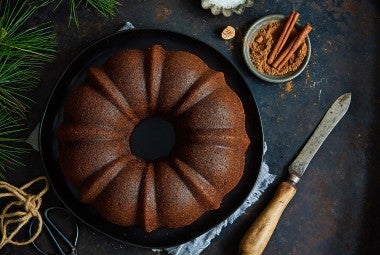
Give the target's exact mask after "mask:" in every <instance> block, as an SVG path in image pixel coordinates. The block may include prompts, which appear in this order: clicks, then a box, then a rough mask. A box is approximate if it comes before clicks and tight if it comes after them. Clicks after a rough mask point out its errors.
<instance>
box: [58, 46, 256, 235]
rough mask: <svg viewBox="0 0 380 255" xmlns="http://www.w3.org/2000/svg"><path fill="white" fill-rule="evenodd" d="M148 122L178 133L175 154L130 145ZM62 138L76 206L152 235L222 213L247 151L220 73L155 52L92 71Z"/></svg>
mask: <svg viewBox="0 0 380 255" xmlns="http://www.w3.org/2000/svg"><path fill="white" fill-rule="evenodd" d="M149 117H159V118H162V119H165V120H167V121H169V122H170V123H171V124H172V125H173V127H174V130H175V133H176V141H175V145H174V147H173V149H172V151H171V152H170V155H169V156H167V157H162V158H158V159H156V160H150V161H149V160H145V159H142V158H140V157H138V156H136V155H133V153H132V152H131V148H130V144H129V142H130V136H131V133H132V131H133V130H134V128H135V126H136V125H137V124H138V123H139V122H140V121H142V120H144V119H146V118H149ZM57 137H58V144H59V163H60V166H61V169H62V171H63V173H64V176H65V177H66V179H67V180H69V181H70V182H71V183H72V184H73V185H74V186H75V187H76V188H77V189H78V191H79V194H80V200H81V201H82V202H83V203H87V204H91V205H92V206H94V207H95V208H96V209H97V211H98V212H99V213H100V214H101V215H102V216H103V217H104V218H105V219H106V220H108V221H110V222H112V223H115V224H118V225H123V226H140V227H143V228H144V229H145V230H146V231H148V232H150V231H153V230H155V229H156V228H158V227H168V228H177V227H182V226H186V225H189V224H191V223H193V222H194V221H195V220H197V219H198V218H199V217H200V216H201V215H202V214H203V213H205V212H206V211H209V210H213V209H217V208H219V206H220V204H221V201H222V199H223V197H224V196H225V195H226V194H227V193H228V192H229V191H231V190H232V189H233V188H234V187H235V186H236V185H237V183H238V182H239V180H240V179H241V176H242V174H243V171H244V164H245V153H246V150H247V147H248V145H249V138H248V136H247V133H246V131H245V114H244V109H243V107H242V104H241V102H240V100H239V98H238V97H237V95H236V94H235V93H234V92H233V91H232V90H231V89H230V88H229V87H228V86H227V84H226V82H225V80H224V75H223V73H221V72H217V71H214V70H212V69H210V68H209V67H208V66H207V65H206V64H205V63H204V62H203V61H202V60H201V59H200V58H198V57H197V56H195V55H193V54H191V53H189V52H184V51H165V50H164V49H163V48H162V47H161V46H158V45H155V46H152V47H151V48H150V49H146V50H139V49H126V50H122V51H119V52H117V53H116V54H115V55H113V56H112V57H111V58H110V59H109V60H108V61H107V62H106V63H105V64H104V65H103V66H101V67H91V68H89V70H88V74H87V78H86V81H85V82H84V83H82V84H80V85H79V86H77V87H76V88H75V89H74V90H73V92H72V94H71V95H70V96H69V97H68V99H67V101H66V103H65V107H64V120H63V123H62V124H61V126H60V127H59V130H58V134H57Z"/></svg>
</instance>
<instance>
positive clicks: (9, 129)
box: [0, 108, 28, 179]
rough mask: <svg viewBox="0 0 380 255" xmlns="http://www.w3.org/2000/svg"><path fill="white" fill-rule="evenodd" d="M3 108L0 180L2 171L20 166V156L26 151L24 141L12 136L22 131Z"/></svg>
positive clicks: (0, 132) (15, 119)
mask: <svg viewBox="0 0 380 255" xmlns="http://www.w3.org/2000/svg"><path fill="white" fill-rule="evenodd" d="M18 121H19V119H18V118H14V117H13V116H12V115H11V114H9V113H8V112H7V111H6V110H5V109H4V108H3V109H1V110H0V179H4V178H5V176H4V171H5V170H6V168H7V169H13V168H14V167H15V166H22V165H23V164H22V162H21V161H20V160H21V155H22V154H23V153H25V152H27V151H28V149H26V148H24V146H23V145H24V140H23V139H20V138H14V137H12V136H13V135H15V134H17V133H19V132H21V131H23V130H24V129H23V128H22V127H21V125H20V124H19V123H18Z"/></svg>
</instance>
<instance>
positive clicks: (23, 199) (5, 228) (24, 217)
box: [0, 176, 49, 250]
mask: <svg viewBox="0 0 380 255" xmlns="http://www.w3.org/2000/svg"><path fill="white" fill-rule="evenodd" d="M40 181H43V182H44V188H43V189H42V190H41V191H40V192H39V193H38V194H35V195H33V194H28V193H27V192H26V189H28V188H30V186H32V185H33V184H35V183H37V182H40ZM48 190H49V183H48V180H47V178H46V177H44V176H41V177H38V178H36V179H34V180H32V181H30V182H28V183H26V184H25V185H24V186H22V187H21V188H17V187H15V186H13V185H11V184H9V183H7V182H4V181H0V202H3V201H2V200H5V199H6V201H7V204H6V206H5V207H4V209H3V210H2V212H1V215H0V231H1V241H0V250H1V249H2V248H3V247H4V246H5V245H6V244H8V243H9V244H13V245H26V244H30V243H31V242H33V241H34V240H35V239H36V238H37V237H38V236H39V234H40V233H41V231H42V226H43V220H42V216H41V214H40V212H39V208H40V206H41V203H42V196H43V195H45V193H46V192H47V191H48ZM33 218H37V222H38V227H37V230H36V232H35V233H34V234H33V235H32V236H31V237H30V238H29V239H28V240H25V241H16V240H14V238H15V236H16V235H17V233H18V232H19V231H20V230H21V229H22V228H23V227H24V226H25V225H26V224H28V222H29V221H30V220H31V219H33Z"/></svg>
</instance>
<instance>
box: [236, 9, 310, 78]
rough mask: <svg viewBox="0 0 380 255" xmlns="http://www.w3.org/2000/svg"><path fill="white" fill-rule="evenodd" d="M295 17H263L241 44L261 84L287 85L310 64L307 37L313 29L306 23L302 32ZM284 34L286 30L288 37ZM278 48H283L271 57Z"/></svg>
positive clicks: (296, 16) (248, 62)
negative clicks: (261, 81) (286, 83)
mask: <svg viewBox="0 0 380 255" xmlns="http://www.w3.org/2000/svg"><path fill="white" fill-rule="evenodd" d="M294 13H296V12H293V13H292V14H291V15H290V16H289V17H286V16H284V15H279V14H276V15H269V16H266V17H263V18H261V19H259V20H258V21H256V22H255V23H254V24H253V25H252V26H251V27H250V29H249V30H248V31H247V34H246V36H245V38H244V43H243V55H244V60H245V62H246V64H247V66H248V68H249V69H250V70H251V71H252V72H253V73H254V74H255V75H256V76H257V77H259V78H261V79H262V80H265V81H268V82H273V83H282V82H287V81H290V80H292V79H294V78H295V77H297V76H298V75H300V74H301V73H302V71H303V70H304V69H305V68H306V66H307V64H308V62H309V59H310V55H311V44H310V39H309V36H308V35H307V34H308V33H309V32H310V31H311V29H312V28H311V25H310V24H309V23H307V24H306V26H305V27H304V28H302V26H301V25H300V24H299V23H297V20H298V17H299V14H298V13H296V15H295V16H294V17H293V16H292V15H293V14H294ZM292 22H293V24H291V25H289V24H290V23H292ZM286 30H289V31H288V35H287V36H285V34H286ZM305 30H307V31H305ZM284 36H285V38H286V39H285V40H284ZM300 37H302V38H300ZM281 40H282V42H281ZM277 44H278V45H277ZM295 44H298V45H297V46H296V45H295ZM279 45H282V46H281V47H280V51H278V52H276V53H275V52H273V53H272V51H276V50H275V49H276V48H277V50H278V48H279V47H278V46H279ZM271 55H272V56H271ZM271 58H272V59H271ZM270 59H271V61H269V60H270Z"/></svg>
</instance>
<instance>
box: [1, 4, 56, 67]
mask: <svg viewBox="0 0 380 255" xmlns="http://www.w3.org/2000/svg"><path fill="white" fill-rule="evenodd" d="M10 2H12V1H9V0H8V1H5V4H3V5H0V10H1V12H0V28H1V34H0V35H1V36H0V55H1V56H11V57H16V58H23V59H26V61H28V60H36V61H42V62H45V61H51V60H52V59H53V53H54V52H55V50H54V48H55V46H56V40H55V35H54V33H52V32H51V30H52V26H51V25H50V24H49V23H43V24H39V25H36V26H34V27H31V28H28V29H25V30H22V26H23V25H24V24H25V22H26V21H27V20H28V19H29V18H30V17H31V16H32V15H33V14H34V13H35V12H36V11H37V9H38V7H39V6H37V5H30V4H28V1H16V2H12V6H11V4H10Z"/></svg>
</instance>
